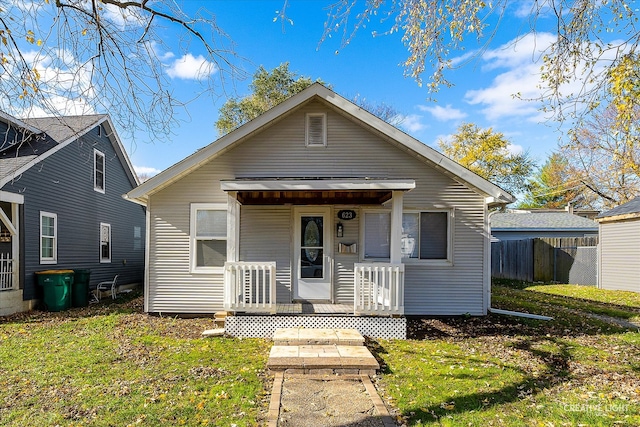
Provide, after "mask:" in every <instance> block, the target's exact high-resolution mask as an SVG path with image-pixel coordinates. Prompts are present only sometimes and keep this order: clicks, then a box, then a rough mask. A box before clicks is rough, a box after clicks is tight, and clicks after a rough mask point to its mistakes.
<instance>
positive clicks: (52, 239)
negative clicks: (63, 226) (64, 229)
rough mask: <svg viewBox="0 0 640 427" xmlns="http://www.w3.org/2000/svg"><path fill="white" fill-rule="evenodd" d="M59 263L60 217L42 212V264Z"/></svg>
mask: <svg viewBox="0 0 640 427" xmlns="http://www.w3.org/2000/svg"><path fill="white" fill-rule="evenodd" d="M57 261H58V215H56V214H54V213H49V212H40V264H55V263H56V262H57Z"/></svg>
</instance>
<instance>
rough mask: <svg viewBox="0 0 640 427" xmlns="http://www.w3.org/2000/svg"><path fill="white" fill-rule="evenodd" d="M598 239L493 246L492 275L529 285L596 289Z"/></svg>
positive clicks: (550, 240) (557, 240)
mask: <svg viewBox="0 0 640 427" xmlns="http://www.w3.org/2000/svg"><path fill="white" fill-rule="evenodd" d="M597 245H598V238H597V237H562V238H537V239H523V240H503V241H499V242H492V243H491V275H492V276H493V277H496V278H500V279H513V280H523V281H527V282H554V281H556V282H562V283H573V282H570V281H571V280H573V281H579V282H581V283H574V284H584V285H595V284H596V279H597V268H596V266H597Z"/></svg>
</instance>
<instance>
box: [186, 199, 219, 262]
mask: <svg viewBox="0 0 640 427" xmlns="http://www.w3.org/2000/svg"><path fill="white" fill-rule="evenodd" d="M225 261H227V205H226V204H209V203H206V204H205V203H194V204H192V205H191V266H192V270H193V271H203V272H206V271H208V272H221V271H222V270H221V268H222V267H224V263H225Z"/></svg>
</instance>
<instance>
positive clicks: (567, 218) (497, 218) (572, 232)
mask: <svg viewBox="0 0 640 427" xmlns="http://www.w3.org/2000/svg"><path fill="white" fill-rule="evenodd" d="M490 222H491V236H492V238H493V240H494V241H497V240H523V239H535V238H538V237H594V236H597V235H598V224H597V223H596V222H594V221H592V220H590V219H588V218H583V217H581V216H578V215H575V214H572V213H569V212H536V211H533V210H532V211H511V212H496V213H492V214H491V215H490Z"/></svg>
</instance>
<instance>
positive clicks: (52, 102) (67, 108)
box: [17, 95, 96, 118]
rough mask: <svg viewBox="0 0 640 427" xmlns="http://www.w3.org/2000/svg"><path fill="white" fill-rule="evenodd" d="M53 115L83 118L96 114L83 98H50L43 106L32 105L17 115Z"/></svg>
mask: <svg viewBox="0 0 640 427" xmlns="http://www.w3.org/2000/svg"><path fill="white" fill-rule="evenodd" d="M53 114H60V115H63V116H83V115H87V114H96V110H95V109H94V108H93V106H92V105H90V104H89V103H88V102H87V100H86V99H83V98H75V99H72V98H67V97H65V96H60V95H56V96H51V97H48V98H47V99H46V100H45V104H44V105H32V106H31V107H29V108H28V109H25V110H23V111H21V112H19V113H18V114H17V116H19V117H30V118H34V117H49V116H51V115H53Z"/></svg>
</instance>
